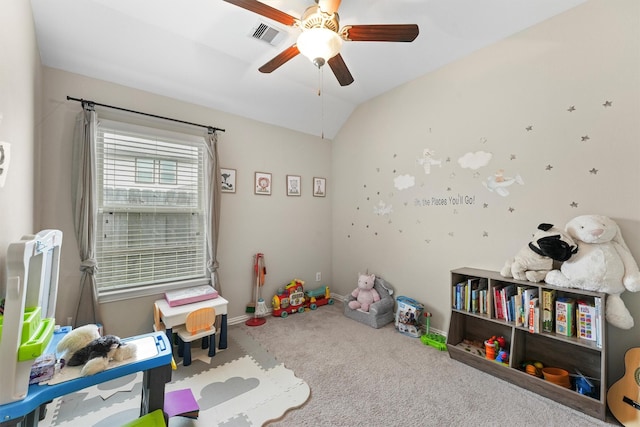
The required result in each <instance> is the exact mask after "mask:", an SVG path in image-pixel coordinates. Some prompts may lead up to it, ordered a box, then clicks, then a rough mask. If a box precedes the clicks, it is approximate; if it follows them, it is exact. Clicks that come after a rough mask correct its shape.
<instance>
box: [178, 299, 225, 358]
mask: <svg viewBox="0 0 640 427" xmlns="http://www.w3.org/2000/svg"><path fill="white" fill-rule="evenodd" d="M215 321H216V310H215V309H214V308H213V307H205V308H199V309H197V310H194V311H192V312H191V313H189V314H188V315H187V319H186V321H185V324H184V327H180V328H178V329H177V330H175V332H176V334H177V336H178V356H180V357H183V360H182V366H189V365H190V364H191V342H193V341H195V340H197V339H199V338H202V348H207V347H209V352H208V353H207V354H208V356H209V357H213V356H215V355H216V328H215V326H214V323H215ZM209 338H210V339H209ZM209 341H211V343H210V344H209Z"/></svg>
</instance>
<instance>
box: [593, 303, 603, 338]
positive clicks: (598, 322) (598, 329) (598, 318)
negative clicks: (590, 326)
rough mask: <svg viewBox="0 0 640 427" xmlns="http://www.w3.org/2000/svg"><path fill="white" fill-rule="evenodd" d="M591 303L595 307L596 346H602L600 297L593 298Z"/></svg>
mask: <svg viewBox="0 0 640 427" xmlns="http://www.w3.org/2000/svg"><path fill="white" fill-rule="evenodd" d="M593 305H594V306H595V308H596V347H598V348H602V315H603V313H602V298H600V297H595V298H593Z"/></svg>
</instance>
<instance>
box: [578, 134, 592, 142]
mask: <svg viewBox="0 0 640 427" xmlns="http://www.w3.org/2000/svg"><path fill="white" fill-rule="evenodd" d="M590 139H591V138H589V135H585V136H581V137H580V140H581V141H582V142H585V141H588V140H590Z"/></svg>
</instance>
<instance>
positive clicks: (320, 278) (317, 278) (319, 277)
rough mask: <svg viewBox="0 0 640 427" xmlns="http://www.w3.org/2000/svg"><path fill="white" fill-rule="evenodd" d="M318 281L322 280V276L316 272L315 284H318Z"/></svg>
mask: <svg viewBox="0 0 640 427" xmlns="http://www.w3.org/2000/svg"><path fill="white" fill-rule="evenodd" d="M320 280H322V274H320V272H319V271H318V272H317V273H316V282H319V281H320Z"/></svg>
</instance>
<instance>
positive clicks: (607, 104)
mask: <svg viewBox="0 0 640 427" xmlns="http://www.w3.org/2000/svg"><path fill="white" fill-rule="evenodd" d="M612 105H613V102H611V101H604V104H602V106H603V107H604V108H607V107H611V106H612Z"/></svg>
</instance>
